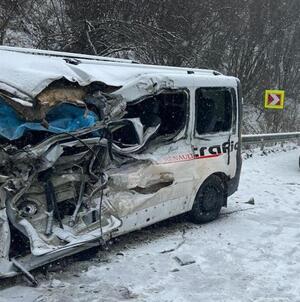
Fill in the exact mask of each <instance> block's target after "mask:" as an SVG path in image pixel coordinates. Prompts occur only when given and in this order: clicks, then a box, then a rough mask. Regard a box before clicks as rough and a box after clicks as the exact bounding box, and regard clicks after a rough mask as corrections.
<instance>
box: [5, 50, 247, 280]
mask: <svg viewBox="0 0 300 302" xmlns="http://www.w3.org/2000/svg"><path fill="white" fill-rule="evenodd" d="M0 66H1V69H0V107H1V108H0V146H1V148H0V169H1V172H0V185H1V187H0V278H1V277H2V278H4V277H10V276H14V275H16V274H18V273H20V272H23V273H25V274H26V275H27V276H30V274H29V271H30V270H32V269H34V268H36V267H39V266H41V265H44V264H46V263H49V262H51V261H54V260H57V259H59V258H61V257H65V256H67V255H71V254H74V253H77V252H80V251H83V250H85V249H88V248H90V247H92V246H95V245H99V244H101V243H103V241H105V240H108V239H110V238H112V237H116V236H119V235H122V234H125V233H128V232H131V231H133V230H136V229H140V228H143V227H145V226H148V225H151V224H153V223H156V222H158V221H161V220H164V219H167V218H169V217H172V216H175V215H178V214H181V213H186V212H189V214H190V217H191V219H192V220H193V221H194V222H196V223H203V222H209V221H211V220H214V219H215V218H217V217H218V214H219V212H220V209H221V207H223V206H226V205H227V197H228V196H230V195H231V194H233V193H234V192H235V191H236V190H237V187H238V184H239V177H240V171H241V110H242V105H241V88H240V83H239V80H238V79H237V78H234V77H228V76H224V75H222V74H220V73H219V72H216V71H213V70H202V69H191V68H175V67H166V66H152V65H142V64H137V63H135V62H132V61H128V60H121V59H120V60H119V59H111V58H102V57H95V56H87V55H77V54H68V53H57V52H49V51H38V50H30V49H21V48H10V47H0ZM16 242H17V244H16ZM20 242H21V243H20Z"/></svg>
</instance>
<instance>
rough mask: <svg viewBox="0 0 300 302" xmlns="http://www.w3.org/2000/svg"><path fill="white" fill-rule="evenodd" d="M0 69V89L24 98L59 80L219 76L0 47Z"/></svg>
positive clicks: (121, 82) (122, 81)
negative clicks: (173, 74)
mask: <svg viewBox="0 0 300 302" xmlns="http://www.w3.org/2000/svg"><path fill="white" fill-rule="evenodd" d="M0 66H1V69H0V89H1V90H5V91H8V92H10V93H12V94H15V95H18V96H21V97H23V98H24V99H28V98H34V97H36V96H37V95H38V94H39V93H40V92H41V91H43V90H44V89H45V88H46V87H47V86H48V85H49V84H51V83H52V82H54V81H55V80H60V79H63V78H65V79H67V80H68V81H70V82H76V83H78V84H79V85H80V86H86V85H89V84H90V83H92V82H103V83H105V84H106V85H109V86H123V85H124V84H125V83H126V82H128V81H130V80H132V79H133V78H136V77H138V76H140V75H142V74H147V73H149V74H150V73H151V74H153V73H159V74H163V73H170V72H172V73H184V74H187V72H189V71H192V72H194V73H201V74H207V75H208V74H209V75H212V74H219V73H216V72H215V71H213V70H205V69H191V68H177V67H169V66H155V65H144V64H136V63H134V62H133V61H130V60H123V59H114V58H107V57H98V56H90V55H81V54H72V53H64V52H54V51H45V50H34V49H26V48H16V47H7V46H0ZM20 94H21V95H20Z"/></svg>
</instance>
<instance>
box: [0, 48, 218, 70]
mask: <svg viewBox="0 0 300 302" xmlns="http://www.w3.org/2000/svg"><path fill="white" fill-rule="evenodd" d="M0 51H9V52H17V53H23V54H28V55H36V56H47V57H53V58H62V59H74V60H76V59H77V60H79V61H81V62H84V63H88V62H90V63H92V64H96V65H106V64H109V65H114V66H122V67H123V68H125V67H130V66H131V67H132V66H134V67H135V68H140V69H144V70H145V69H152V71H151V72H152V73H155V70H156V71H166V72H168V71H173V72H174V71H177V72H184V73H187V72H194V73H201V74H214V75H221V73H220V72H218V71H216V70H211V69H199V68H190V67H175V66H165V65H151V64H140V63H139V62H136V61H134V60H126V59H119V58H112V57H103V56H96V55H87V54H78V53H70V52H60V51H50V50H41V49H32V48H22V47H11V46H0Z"/></svg>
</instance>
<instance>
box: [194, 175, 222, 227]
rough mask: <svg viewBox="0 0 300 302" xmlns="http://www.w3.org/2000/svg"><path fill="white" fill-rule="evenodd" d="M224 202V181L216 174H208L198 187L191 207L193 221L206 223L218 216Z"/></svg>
mask: <svg viewBox="0 0 300 302" xmlns="http://www.w3.org/2000/svg"><path fill="white" fill-rule="evenodd" d="M224 204H226V194H225V185H224V182H223V181H222V180H221V179H220V178H219V177H218V176H216V175H212V176H210V177H209V178H208V179H207V180H205V181H204V183H203V184H202V186H201V187H200V189H199V191H198V193H197V195H196V198H195V201H194V205H193V208H192V210H191V212H190V216H191V219H192V220H193V222H195V223H206V222H210V221H212V220H214V219H216V218H217V217H218V216H219V213H220V211H221V208H222V206H223V205H224Z"/></svg>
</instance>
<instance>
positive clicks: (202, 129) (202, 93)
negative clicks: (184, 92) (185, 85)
mask: <svg viewBox="0 0 300 302" xmlns="http://www.w3.org/2000/svg"><path fill="white" fill-rule="evenodd" d="M232 93H233V94H232ZM234 102H236V100H235V93H234V90H233V89H230V88H224V87H212V88H198V89H197V90H196V131H197V133H198V134H205V133H217V132H224V131H229V130H230V129H231V126H232V125H235V121H236V114H235V112H234V111H235V110H236V109H235V108H236V104H235V103H234ZM233 128H234V129H233V130H234V131H235V126H234V127H233Z"/></svg>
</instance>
